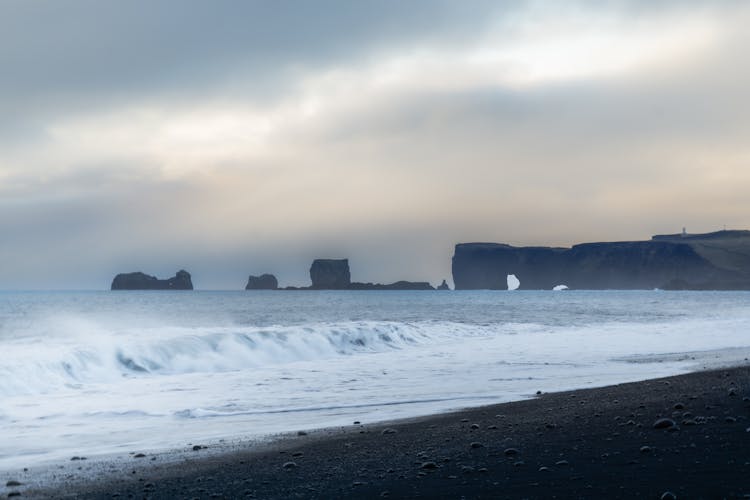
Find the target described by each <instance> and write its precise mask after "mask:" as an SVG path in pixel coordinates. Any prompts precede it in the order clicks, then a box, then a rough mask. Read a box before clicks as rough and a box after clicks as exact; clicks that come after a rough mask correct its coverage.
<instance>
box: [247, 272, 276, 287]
mask: <svg viewBox="0 0 750 500" xmlns="http://www.w3.org/2000/svg"><path fill="white" fill-rule="evenodd" d="M277 288H279V282H278V280H276V276H274V275H273V274H261V275H260V276H253V275H250V277H249V278H248V279H247V285H246V286H245V290H276V289H277Z"/></svg>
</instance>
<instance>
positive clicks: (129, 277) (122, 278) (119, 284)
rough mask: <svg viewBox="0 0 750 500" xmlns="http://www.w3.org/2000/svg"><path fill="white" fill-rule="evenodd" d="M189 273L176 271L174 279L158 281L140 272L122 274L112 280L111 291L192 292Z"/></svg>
mask: <svg viewBox="0 0 750 500" xmlns="http://www.w3.org/2000/svg"><path fill="white" fill-rule="evenodd" d="M192 289H193V282H192V280H191V279H190V273H189V272H187V271H185V270H180V271H177V274H175V275H174V277H172V278H169V279H165V280H160V279H158V278H156V277H155V276H149V275H148V274H144V273H142V272H135V273H122V274H118V275H117V276H115V279H114V280H112V290H192Z"/></svg>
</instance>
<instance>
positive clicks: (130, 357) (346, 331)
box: [0, 321, 528, 396]
mask: <svg viewBox="0 0 750 500" xmlns="http://www.w3.org/2000/svg"><path fill="white" fill-rule="evenodd" d="M526 326H528V325H526ZM85 330H86V333H85V334H80V332H79V334H78V335H76V336H74V337H73V339H72V340H71V338H70V337H60V336H57V337H52V338H49V339H46V340H40V339H37V340H36V341H35V342H34V343H33V344H30V342H29V341H27V340H24V339H18V340H16V341H12V340H7V341H4V342H3V343H2V344H3V345H2V347H3V351H4V357H5V361H4V363H3V364H2V366H0V395H4V396H9V395H14V394H34V393H44V392H48V391H54V390H60V389H65V388H68V389H77V388H81V387H82V386H83V385H84V384H92V383H108V382H116V381H118V380H122V378H123V377H142V376H158V375H173V374H186V373H210V372H226V371H232V370H244V369H252V368H256V367H262V366H267V365H278V364H283V363H294V362H299V361H311V360H319V359H330V358H335V357H337V356H350V355H356V354H365V353H374V352H383V351H388V350H396V349H405V348H410V347H416V346H419V345H424V344H429V343H435V342H441V341H448V340H455V339H456V338H461V337H468V336H471V337H476V336H482V335H489V334H492V333H497V328H491V327H489V326H485V327H482V326H477V325H465V324H460V323H445V322H430V321H428V322H418V323H411V324H410V323H398V322H346V323H337V324H318V325H304V326H279V327H265V328H259V327H240V328H227V327H221V328H175V327H160V328H150V329H148V328H147V329H140V330H139V331H138V332H121V331H107V330H106V329H97V328H87V329H85Z"/></svg>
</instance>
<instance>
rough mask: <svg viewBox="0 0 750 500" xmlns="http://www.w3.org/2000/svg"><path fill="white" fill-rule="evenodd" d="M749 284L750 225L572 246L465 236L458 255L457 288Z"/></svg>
mask: <svg viewBox="0 0 750 500" xmlns="http://www.w3.org/2000/svg"><path fill="white" fill-rule="evenodd" d="M510 274H515V275H516V277H517V278H518V279H519V280H520V281H521V284H520V289H522V290H523V289H525V290H551V289H552V288H553V287H554V286H556V285H559V284H560V283H564V284H566V285H567V286H568V287H569V288H570V289H579V290H581V289H590V290H601V289H623V290H625V289H654V288H661V289H686V290H750V231H718V232H715V233H707V234H695V235H689V234H684V233H683V234H672V235H657V236H654V237H653V238H652V239H651V240H649V241H627V242H612V243H583V244H580V245H575V246H573V247H572V248H555V247H514V246H511V245H506V244H502V243H460V244H458V245H456V249H455V253H454V255H453V282H454V283H455V286H456V289H457V290H467V289H492V290H505V289H507V277H508V275H510Z"/></svg>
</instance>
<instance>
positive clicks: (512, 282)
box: [506, 274, 521, 290]
mask: <svg viewBox="0 0 750 500" xmlns="http://www.w3.org/2000/svg"><path fill="white" fill-rule="evenodd" d="M506 281H507V283H508V290H518V287H519V286H521V281H520V280H519V279H518V277H517V276H516V275H515V274H509V275H508V276H507V278H506Z"/></svg>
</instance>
